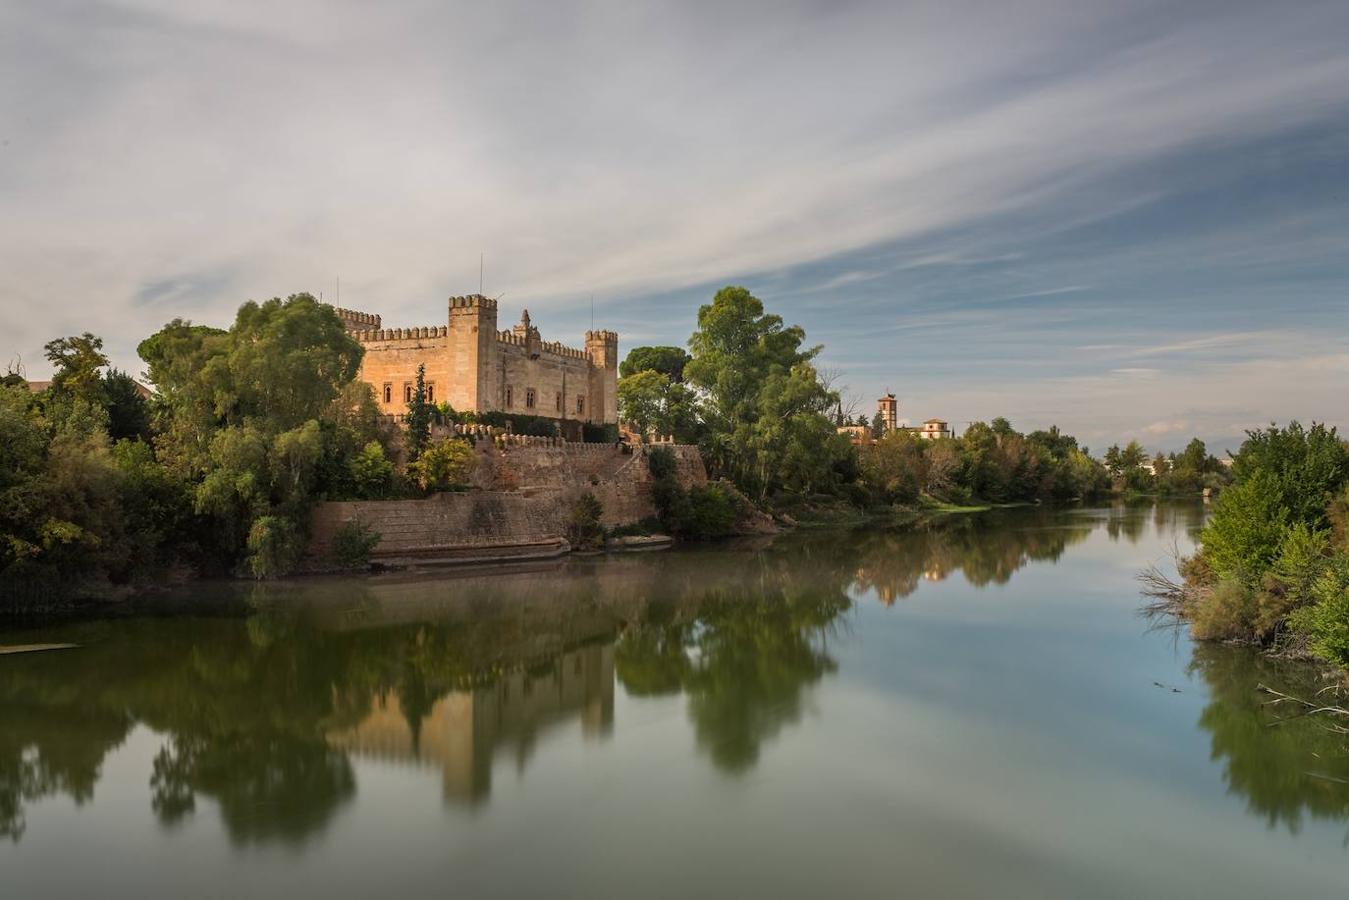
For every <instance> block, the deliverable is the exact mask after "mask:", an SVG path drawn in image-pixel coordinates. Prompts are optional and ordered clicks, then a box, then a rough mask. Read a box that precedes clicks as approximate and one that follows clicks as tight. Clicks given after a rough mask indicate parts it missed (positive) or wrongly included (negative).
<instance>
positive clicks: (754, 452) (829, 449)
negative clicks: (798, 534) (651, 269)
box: [684, 287, 853, 499]
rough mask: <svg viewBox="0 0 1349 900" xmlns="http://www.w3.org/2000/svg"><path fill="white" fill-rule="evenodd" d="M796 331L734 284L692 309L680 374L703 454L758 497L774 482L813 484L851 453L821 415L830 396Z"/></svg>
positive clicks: (833, 397) (831, 475)
mask: <svg viewBox="0 0 1349 900" xmlns="http://www.w3.org/2000/svg"><path fill="white" fill-rule="evenodd" d="M804 340H805V332H804V331H803V330H802V329H801V328H800V327H798V326H785V325H784V324H783V322H782V319H781V317H779V316H776V315H771V314H768V313H765V312H764V306H763V303H762V302H761V301H760V300H759V299H758V298H757V297H755V296H754V295H753V294H751V293H750V292H749V291H748V290H746V289H745V288H742V287H726V288H722V289H721V290H720V291H718V292H717V294H716V296H715V297H713V299H712V302H711V303H710V304H707V305H704V306H702V307H700V308H699V310H698V329H697V330H696V331H695V332H694V333H693V335H692V336H691V337H690V338H689V348H690V350H691V351H692V359H691V360H690V361H689V362H688V364H687V365H686V366H685V368H684V374H685V377H686V378H687V379H688V381H689V383H690V384H692V385H693V386H694V387H695V388H696V389H697V390H698V391H699V393H700V394H701V399H702V401H703V403H702V405H701V408H702V410H703V417H704V424H705V425H706V428H707V434H706V435H705V437H704V439H703V440H702V442H701V443H702V447H703V450H704V456H705V457H706V459H707V460H708V462H709V463H710V465H711V467H712V468H713V470H714V471H716V472H719V473H724V474H726V475H729V476H730V477H731V478H732V480H734V481H735V482H736V484H737V485H739V486H740V488H741V490H743V491H745V492H746V493H748V494H750V495H751V496H754V497H757V498H759V499H763V498H765V497H766V496H767V495H768V494H769V493H771V492H773V491H778V490H783V489H788V490H820V489H826V488H827V487H828V486H829V485H830V484H831V483H832V482H836V481H837V475H836V470H837V468H838V467H839V466H841V465H844V464H845V460H844V457H845V456H847V455H849V454H851V453H852V452H853V451H852V448H851V446H850V445H848V446H846V449H845V448H844V447H845V445H847V441H846V440H845V441H843V442H842V443H840V442H839V441H837V440H835V439H836V438H837V437H838V435H837V434H836V431H835V429H834V426H833V425H832V424H831V423H830V419H829V412H830V410H832V409H834V408H835V407H836V406H837V405H838V400H839V398H838V395H837V394H835V393H833V392H831V391H829V390H828V389H827V388H825V386H824V385H823V384H822V383H821V382H820V379H819V376H818V373H817V372H816V370H815V368H814V366H813V364H812V360H813V359H814V358H815V357H816V355H817V354H818V353H819V349H820V348H818V347H812V348H803V347H802V343H803V342H804Z"/></svg>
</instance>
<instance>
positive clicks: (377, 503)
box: [309, 441, 707, 568]
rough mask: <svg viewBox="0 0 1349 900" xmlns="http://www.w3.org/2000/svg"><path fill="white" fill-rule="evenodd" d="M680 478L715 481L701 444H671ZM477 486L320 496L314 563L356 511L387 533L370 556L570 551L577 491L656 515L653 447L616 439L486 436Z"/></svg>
mask: <svg viewBox="0 0 1349 900" xmlns="http://www.w3.org/2000/svg"><path fill="white" fill-rule="evenodd" d="M664 446H667V447H669V448H670V450H671V452H672V453H674V455H675V459H676V461H677V473H678V477H679V480H680V482H681V483H682V484H683V485H684V486H685V487H689V486H692V485H695V484H705V483H706V482H707V472H706V470H705V469H704V467H703V462H702V457H701V456H700V455H699V454H698V449H697V448H696V447H691V446H683V445H668V444H667V445H664ZM475 449H476V456H477V460H478V466H477V469H476V470H475V472H474V475H473V487H474V489H473V490H470V491H465V492H462V493H444V494H437V495H435V496H432V497H429V498H427V499H424V500H362V501H340V502H330V503H322V504H320V505H319V506H318V508H317V509H316V510H315V511H314V517H313V523H312V532H311V533H312V538H311V543H310V548H309V556H310V558H311V559H312V560H314V561H315V566H316V567H320V568H321V567H322V563H321V562H319V561H321V560H325V559H329V558H330V557H331V544H332V539H333V535H334V534H335V533H336V531H337V529H338V528H340V527H342V525H344V524H345V523H347V522H350V521H353V520H358V521H360V522H361V523H363V524H364V525H365V526H366V527H368V528H370V529H371V530H373V531H374V532H376V533H377V534H379V535H380V543H379V545H378V546H377V547H376V548H375V551H374V553H373V554H372V561H374V562H381V563H386V564H390V565H407V564H412V563H416V562H426V563H431V562H438V563H449V562H469V561H481V560H487V559H528V558H537V557H544V556H550V555H557V554H560V553H565V552H566V551H567V550H568V549H569V547H568V545H567V541H566V534H567V526H568V524H569V522H570V519H571V512H572V509H573V508H574V506H575V504H576V501H577V500H578V499H580V497H581V496H582V495H583V494H585V493H587V492H589V493H592V494H594V495H595V497H596V498H597V499H598V500H599V501H600V504H601V505H602V506H603V508H604V512H603V515H602V517H601V521H602V522H603V523H604V524H605V525H606V526H609V527H614V526H620V525H630V524H633V523H635V522H640V521H642V520H643V519H647V518H651V517H653V516H655V515H656V508H655V504H654V503H653V501H652V498H651V473H650V469H649V466H648V464H647V458H646V453H647V449H646V448H643V447H637V448H621V447H615V446H614V445H612V444H560V445H534V444H519V445H516V444H508V445H505V446H502V445H499V444H497V443H495V442H488V441H480V442H479V443H478V445H477V447H476V448H475Z"/></svg>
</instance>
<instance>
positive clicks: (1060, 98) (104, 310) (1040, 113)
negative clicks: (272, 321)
mask: <svg viewBox="0 0 1349 900" xmlns="http://www.w3.org/2000/svg"><path fill="white" fill-rule="evenodd" d="M480 254H481V257H482V259H483V261H484V265H483V289H484V291H485V292H486V293H487V294H489V295H491V296H500V301H501V307H502V311H501V318H502V321H501V323H500V326H501V327H503V328H505V327H508V326H509V325H510V324H511V323H513V322H514V320H515V319H516V318H517V317H518V314H519V310H520V308H521V307H528V309H529V311H530V313H531V315H532V316H533V318H534V321H535V324H537V325H539V326H540V327H541V329H542V331H543V334H544V337H545V338H546V339H549V340H554V339H561V340H564V341H565V342H568V343H571V344H573V345H579V344H580V343H581V340H582V334H583V332H584V331H585V329H586V328H588V327H589V326H590V323H591V321H592V318H591V316H592V304H593V321H594V322H595V324H596V325H597V326H598V327H606V328H611V329H614V330H617V331H618V332H619V333H620V341H621V347H622V348H623V349H622V350H621V352H626V349H627V348H631V347H633V346H636V345H639V344H648V343H662V344H664V343H668V344H683V343H684V342H685V341H686V340H687V338H688V335H689V333H690V331H692V330H693V328H694V326H695V324H696V315H697V308H698V306H699V305H700V304H702V303H706V302H708V301H709V300H710V298H711V296H712V295H713V293H715V291H716V290H717V289H718V288H719V287H721V286H723V285H727V284H742V285H745V286H746V287H748V288H750V289H751V290H752V291H754V293H755V294H756V296H758V297H760V298H761V299H762V300H763V301H764V302H765V304H766V305H767V307H768V308H769V310H770V311H771V312H774V313H777V314H779V315H781V316H783V318H784V319H785V320H786V321H787V322H789V323H796V324H800V325H801V326H803V327H804V328H805V329H806V331H807V335H808V340H809V341H810V342H811V343H818V344H822V345H823V350H822V351H821V354H820V365H821V367H822V368H824V369H825V370H827V371H829V372H830V373H831V375H833V376H834V377H835V379H836V381H835V383H836V385H838V386H841V387H842V388H843V389H844V390H845V393H846V394H847V395H848V396H849V397H850V398H851V399H852V401H853V403H854V404H855V406H856V409H857V410H858V411H859V412H864V413H867V414H871V413H872V412H874V409H875V400H876V398H877V397H878V396H879V395H880V394H882V393H884V392H886V391H893V392H894V393H895V394H896V395H897V396H898V398H899V401H900V415H901V417H903V418H905V419H907V420H909V421H912V422H920V421H922V420H924V419H927V418H931V417H940V418H944V419H947V420H949V421H950V422H952V424H953V425H954V426H955V427H956V429H957V430H961V429H963V428H964V426H965V424H966V423H968V422H970V421H974V420H980V419H983V420H987V419H990V418H992V417H994V416H999V415H1001V416H1006V417H1007V418H1008V419H1010V420H1011V421H1012V423H1013V424H1014V425H1016V426H1017V427H1018V428H1021V429H1023V430H1031V429H1033V428H1039V427H1047V426H1049V425H1051V424H1057V425H1059V426H1060V427H1061V428H1063V429H1064V430H1066V431H1068V432H1070V433H1073V434H1076V435H1077V436H1079V438H1080V439H1081V440H1082V441H1083V442H1084V443H1086V444H1087V445H1089V446H1090V447H1091V448H1092V449H1093V450H1096V451H1097V452H1099V451H1101V450H1103V449H1104V448H1105V446H1107V445H1108V444H1111V443H1115V442H1123V441H1127V440H1129V439H1138V440H1140V441H1142V442H1143V443H1144V444H1145V445H1146V446H1147V447H1148V448H1149V449H1152V450H1172V449H1177V448H1179V447H1181V446H1183V445H1184V443H1185V442H1187V441H1188V440H1189V439H1190V437H1191V436H1195V435H1197V436H1199V437H1201V438H1203V439H1204V440H1206V441H1207V442H1209V443H1210V445H1211V447H1210V449H1212V450H1218V451H1220V450H1223V449H1232V450H1235V449H1236V447H1237V446H1238V444H1239V443H1240V440H1241V435H1242V433H1243V431H1244V430H1245V429H1248V428H1254V427H1260V426H1261V425H1263V424H1268V423H1269V422H1271V421H1278V422H1285V421H1287V420H1289V419H1292V418H1298V419H1301V420H1302V421H1304V422H1307V421H1311V420H1315V421H1327V422H1329V423H1331V424H1337V425H1340V426H1341V427H1343V426H1345V425H1347V424H1349V399H1347V398H1349V342H1347V341H1346V338H1349V3H1345V2H1343V0H1339V2H1328V3H1318V2H1281V3H1270V2H1252V3H1247V2H1243V0H1220V2H1204V0H1190V2H1184V3H1175V2H1171V3H1161V2H1121V0H1114V2H1094V0H1043V2H1019V0H1003V2H986V3H967V2H959V0H946V2H931V3H909V4H904V3H899V2H846V0H845V2H839V0H832V2H823V0H817V2H791V0H776V2H763V3H757V2H741V3H737V2H716V3H714V2H706V3H704V2H684V3H644V2H638V0H623V2H613V3H608V2H598V0H592V2H584V3H571V2H564V0H559V2H555V3H537V2H535V3H515V2H510V0H505V2H492V3H482V2H475V3H463V4H459V3H446V2H432V0H425V2H422V0H410V2H393V0H389V2H382V3H377V4H375V3H368V2H357V0H351V2H347V0H328V2H317V0H284V2H280V3H278V2H270V3H251V2H241V0H201V2H192V0H120V2H102V0H0V356H5V357H7V358H8V360H10V362H11V364H17V363H18V362H20V361H21V362H22V365H23V366H24V367H25V369H26V371H27V373H28V375H29V377H30V378H40V377H45V376H46V374H47V372H48V371H49V367H48V366H47V363H46V361H45V360H44V359H43V358H42V345H43V344H44V343H45V342H46V341H48V340H50V339H52V338H54V337H57V336H60V335H66V334H75V333H80V332H83V331H92V332H94V333H96V334H99V335H101V336H102V337H103V338H104V339H105V341H106V349H107V350H108V351H109V353H110V355H111V357H112V359H113V361H114V363H115V364H116V365H118V366H120V367H122V368H125V369H127V370H130V371H132V372H133V373H137V372H140V371H141V369H142V368H143V366H142V364H141V362H140V361H139V360H138V359H137V357H136V355H135V346H136V344H137V343H138V341H139V340H140V339H142V338H143V337H145V336H146V335H148V334H150V333H152V332H154V331H155V330H157V329H158V328H159V327H161V326H162V325H163V324H164V323H165V322H167V321H169V320H170V319H173V318H175V317H183V318H186V319H190V320H192V321H195V322H200V323H207V324H216V325H228V323H229V322H230V321H232V319H233V314H234V311H235V310H236V309H237V307H238V306H239V304H241V303H242V302H244V301H246V300H249V299H259V300H261V299H266V298H268V297H273V296H286V295H288V294H291V293H295V292H299V291H310V292H313V293H315V294H319V293H322V294H323V296H324V298H325V299H327V300H333V299H335V298H336V297H337V295H338V292H339V283H340V300H341V304H342V305H343V306H346V307H352V308H357V309H362V310H366V311H370V312H376V313H379V314H381V315H382V316H384V321H385V324H386V325H387V326H390V327H396V326H400V325H430V324H437V323H442V322H443V321H444V320H445V298H447V297H449V296H451V295H457V294H465V293H472V292H475V291H477V289H478V286H479V260H480ZM592 298H593V299H592Z"/></svg>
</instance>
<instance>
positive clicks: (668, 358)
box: [618, 347, 689, 383]
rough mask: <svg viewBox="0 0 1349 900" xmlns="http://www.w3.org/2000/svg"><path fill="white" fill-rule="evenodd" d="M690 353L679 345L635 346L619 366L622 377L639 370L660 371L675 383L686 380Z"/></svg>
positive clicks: (629, 375) (631, 374)
mask: <svg viewBox="0 0 1349 900" xmlns="http://www.w3.org/2000/svg"><path fill="white" fill-rule="evenodd" d="M688 362H689V355H688V353H686V352H685V351H684V350H682V349H680V348H679V347H633V348H632V349H631V350H629V351H628V355H627V357H625V358H624V360H623V362H622V363H621V364H620V365H619V367H618V374H619V376H620V377H622V378H628V377H631V376H633V375H636V374H637V373H638V372H659V373H661V374H662V375H665V376H666V377H668V378H669V379H670V380H671V381H673V382H675V383H679V382H682V381H683V380H684V367H685V366H686V365H688Z"/></svg>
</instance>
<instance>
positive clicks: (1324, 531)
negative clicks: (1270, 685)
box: [1171, 422, 1349, 665]
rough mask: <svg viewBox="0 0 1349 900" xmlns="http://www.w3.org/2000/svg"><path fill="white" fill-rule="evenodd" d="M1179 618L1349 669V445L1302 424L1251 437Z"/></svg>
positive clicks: (1209, 636)
mask: <svg viewBox="0 0 1349 900" xmlns="http://www.w3.org/2000/svg"><path fill="white" fill-rule="evenodd" d="M1232 477H1233V482H1232V485H1231V487H1229V488H1228V489H1226V490H1225V491H1224V492H1223V493H1222V494H1220V495H1219V497H1218V500H1217V501H1216V503H1215V505H1214V510H1213V515H1212V516H1211V517H1210V519H1209V521H1208V524H1207V525H1205V527H1204V530H1203V532H1202V533H1201V535H1200V549H1199V551H1198V552H1197V553H1196V554H1195V555H1194V556H1192V557H1190V558H1189V559H1186V560H1183V561H1182V563H1181V575H1182V576H1183V579H1184V583H1183V584H1182V585H1181V586H1179V588H1178V589H1177V590H1176V591H1175V592H1174V593H1173V594H1172V596H1171V611H1173V612H1175V613H1176V614H1177V615H1180V616H1182V617H1183V618H1185V619H1186V620H1188V621H1189V622H1190V624H1191V629H1192V632H1193V634H1194V636H1195V637H1196V638H1199V639H1201V640H1231V641H1242V642H1249V643H1255V644H1259V645H1261V646H1265V647H1271V648H1277V649H1280V650H1288V651H1293V652H1310V653H1312V654H1315V655H1316V656H1318V657H1320V658H1322V659H1324V660H1326V661H1328V662H1332V663H1335V664H1337V665H1349V444H1346V443H1345V442H1344V441H1343V440H1341V439H1340V437H1339V436H1338V435H1337V434H1336V431H1335V429H1334V428H1326V427H1325V426H1324V425H1313V426H1312V427H1311V428H1310V429H1304V428H1303V427H1302V426H1301V425H1300V424H1298V423H1297V422H1292V423H1290V424H1289V425H1288V426H1286V427H1284V428H1279V427H1277V426H1273V425H1271V426H1270V427H1269V428H1267V429H1265V430H1263V431H1252V432H1249V433H1248V435H1247V439H1246V441H1245V443H1243V444H1242V446H1241V450H1240V452H1238V453H1237V455H1236V456H1235V457H1234V458H1233V462H1232Z"/></svg>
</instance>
